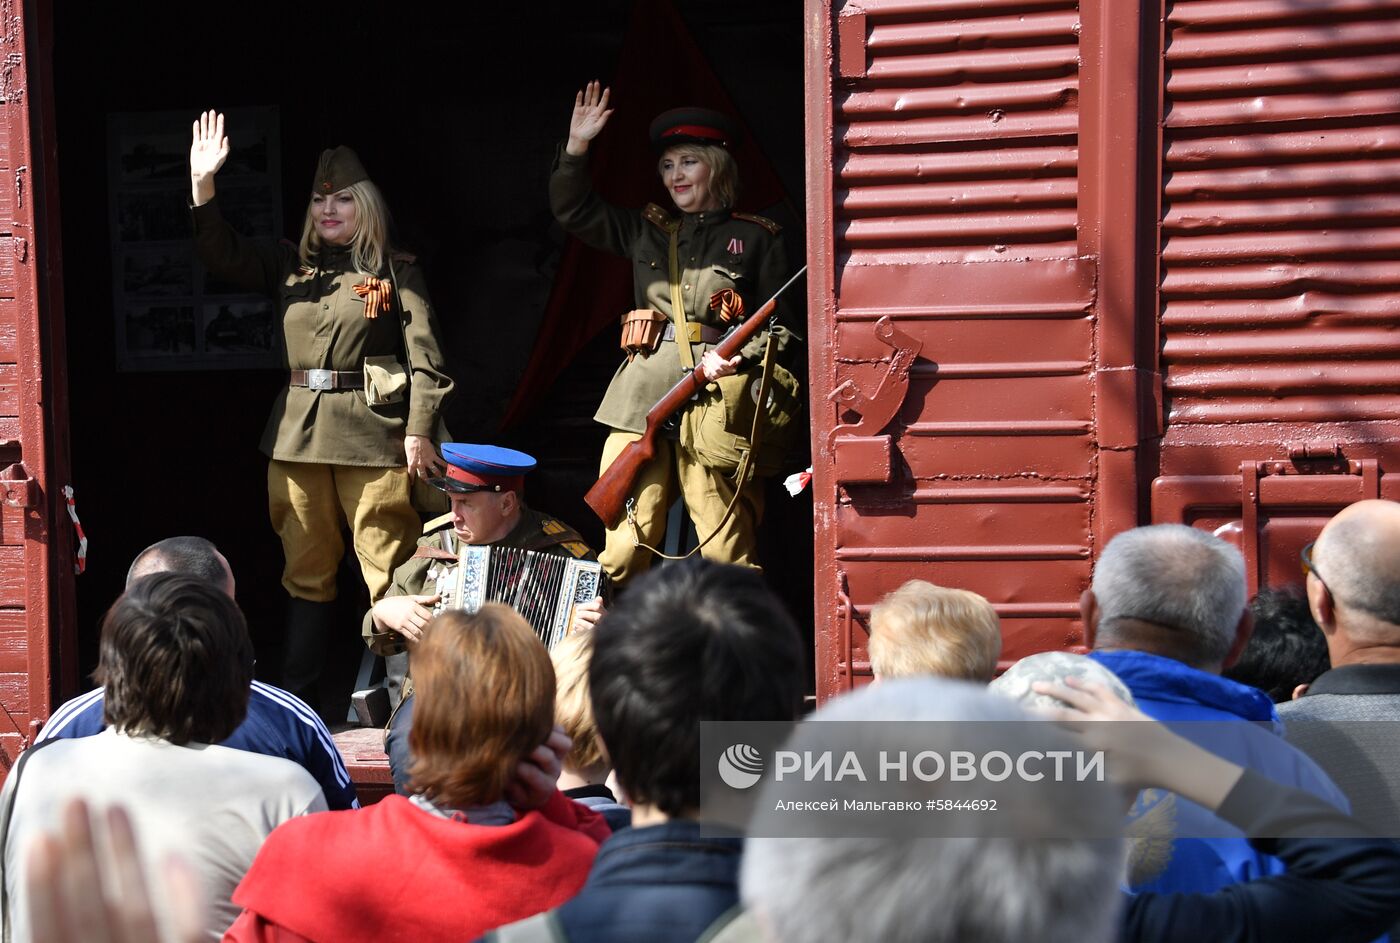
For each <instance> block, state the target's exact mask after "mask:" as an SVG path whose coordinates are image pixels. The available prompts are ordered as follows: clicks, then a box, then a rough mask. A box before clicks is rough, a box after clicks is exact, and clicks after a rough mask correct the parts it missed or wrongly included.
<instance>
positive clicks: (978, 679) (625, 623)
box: [0, 501, 1400, 943]
mask: <svg viewBox="0 0 1400 943" xmlns="http://www.w3.org/2000/svg"><path fill="white" fill-rule="evenodd" d="M1302 564H1303V566H1302V570H1303V580H1302V582H1301V584H1300V585H1299V587H1297V588H1296V589H1289V588H1285V589H1282V590H1278V591H1273V590H1270V591H1266V592H1263V593H1260V594H1259V595H1258V596H1257V597H1256V598H1255V599H1254V600H1253V602H1252V603H1250V601H1249V600H1248V598H1247V588H1246V586H1247V584H1246V577H1245V568H1244V561H1243V559H1242V557H1241V555H1240V553H1239V552H1238V551H1237V550H1236V549H1235V548H1234V547H1232V546H1231V545H1230V544H1228V543H1227V542H1226V541H1224V540H1222V539H1220V538H1219V537H1216V536H1213V535H1211V534H1209V533H1206V532H1204V531H1201V530H1198V529H1194V528H1190V527H1185V526H1179V525H1155V526H1150V527H1140V528H1136V529H1133V530H1130V531H1126V532H1124V533H1121V534H1119V535H1118V536H1116V537H1115V538H1114V539H1113V540H1112V541H1111V542H1110V543H1109V544H1108V545H1107V546H1106V547H1104V548H1103V550H1102V551H1101V553H1100V554H1099V556H1098V560H1097V561H1096V565H1095V568H1094V571H1093V574H1092V580H1091V583H1090V585H1089V587H1088V588H1087V589H1086V590H1085V591H1084V593H1083V596H1082V598H1081V613H1082V622H1083V627H1084V640H1085V643H1086V648H1087V654H1085V655H1078V654H1072V653H1069V652H1054V653H1043V654H1040V655H1034V656H1030V657H1028V658H1026V659H1023V660H1022V661H1020V662H1018V663H1015V664H1012V665H1007V664H1005V662H1003V661H1001V654H1002V632H1001V627H1000V625H999V621H998V617H997V612H996V609H995V608H994V607H993V606H992V605H991V604H990V603H989V602H988V601H987V600H986V599H984V598H982V597H981V596H979V595H977V594H975V593H972V592H969V591H967V590H963V589H957V588H951V587H939V586H935V585H933V584H930V583H927V582H924V581H920V580H914V581H911V582H908V583H906V584H904V585H903V586H900V587H898V588H897V589H896V590H894V591H893V592H891V593H890V594H889V595H888V596H887V597H886V598H885V599H884V600H883V601H882V602H881V603H880V604H879V605H878V606H876V607H874V609H873V611H872V613H871V616H870V630H871V631H870V643H869V653H870V659H871V664H872V668H873V673H874V675H875V681H874V683H873V684H870V685H868V686H866V687H862V688H857V690H855V691H854V692H852V693H850V694H847V695H844V696H840V697H836V698H833V699H831V700H830V701H828V702H827V703H825V704H824V705H822V706H821V707H820V708H819V709H818V710H816V711H815V713H813V714H811V715H810V716H809V717H808V718H807V719H806V720H802V721H800V722H799V719H800V717H801V714H802V711H803V696H804V693H805V692H806V678H807V677H808V675H809V674H810V663H809V660H808V655H807V653H806V652H805V651H804V645H803V642H802V634H801V632H800V631H799V629H798V627H797V626H796V625H795V624H794V621H793V619H792V618H791V616H790V615H789V614H788V613H787V612H786V610H785V609H784V607H783V606H782V604H781V603H780V602H779V601H778V599H777V598H776V596H774V594H773V593H772V592H771V591H770V590H769V589H768V588H767V586H766V584H765V583H764V581H763V578H762V576H761V575H760V574H759V573H757V572H756V571H754V570H748V569H743V568H739V567H731V566H721V565H717V564H713V563H708V562H704V561H687V562H684V563H678V564H669V565H666V566H662V567H659V568H657V569H655V570H654V571H652V572H649V573H647V574H645V575H643V576H641V577H639V578H638V579H637V580H636V581H635V582H633V583H632V584H631V585H629V587H628V588H627V590H626V591H625V592H624V593H622V594H621V595H620V596H619V597H618V599H617V600H616V601H615V603H614V604H613V605H612V606H611V607H610V608H609V609H608V610H607V612H606V614H604V615H603V616H602V618H601V620H600V621H597V622H596V624H594V625H591V626H583V627H580V628H577V629H576V630H575V631H574V632H573V633H571V634H570V635H569V636H568V637H567V638H566V639H564V640H563V641H562V642H561V643H559V644H558V645H556V646H555V648H554V649H553V651H547V650H546V648H545V646H544V644H543V643H542V642H541V641H540V640H539V639H538V637H537V636H536V634H535V632H534V631H533V630H532V629H531V628H530V626H529V625H528V624H527V623H526V622H525V621H524V620H523V619H521V618H520V616H519V615H518V614H517V613H516V612H515V611H514V610H512V609H510V608H508V607H505V606H501V605H497V604H488V605H486V606H484V607H483V608H482V609H480V610H479V611H477V612H475V613H470V614H468V613H464V612H447V613H444V614H442V615H440V616H438V617H436V618H435V619H434V620H433V621H432V622H431V623H429V624H428V626H427V627H426V628H425V629H424V630H423V632H422V640H421V641H420V642H419V643H418V644H417V646H416V647H415V649H414V655H413V659H414V660H413V678H414V684H415V698H416V701H417V706H416V709H415V711H414V714H413V717H412V720H411V727H410V730H409V733H408V744H409V747H410V753H411V761H410V763H409V765H408V766H407V776H408V783H407V790H406V791H407V793H408V794H407V795H394V796H390V797H388V798H385V799H383V800H381V801H379V802H377V803H374V804H371V805H368V806H366V807H364V808H360V807H359V803H358V802H357V801H356V800H355V797H354V790H353V786H352V785H351V784H350V782H349V778H348V776H346V775H345V768H344V765H343V764H342V763H341V761H340V758H339V757H338V755H336V753H335V749H334V745H333V744H332V743H331V738H330V735H329V733H328V732H327V731H326V730H325V728H324V725H322V724H321V722H320V720H319V719H317V718H316V716H315V714H314V712H312V711H311V710H310V709H309V708H307V707H306V705H305V704H303V703H301V702H300V701H298V700H297V699H296V698H294V697H292V696H291V695H289V694H287V693H286V692H284V691H280V690H279V689H277V688H274V687H271V686H269V685H264V684H262V683H261V682H257V681H253V679H252V667H253V656H252V646H251V643H250V641H249V639H248V634H247V628H246V625H245V624H244V622H243V617H242V615H241V613H240V612H239V610H238V607H237V605H236V604H235V603H234V601H233V599H232V594H233V581H232V574H231V572H230V570H229V568H228V565H227V561H225V560H224V559H223V557H222V556H221V555H219V554H218V551H217V550H216V549H215V548H213V547H212V545H209V544H208V543H207V542H205V541H201V540H198V539H197V538H177V539H174V540H171V541H162V542H161V543H160V544H156V545H154V546H153V547H151V548H148V549H147V550H146V551H143V553H142V554H141V555H140V556H138V558H137V560H136V561H135V562H134V563H133V566H132V570H131V573H130V576H129V580H128V586H127V590H126V592H125V593H124V594H123V595H122V596H121V597H120V598H119V599H118V600H117V601H116V602H115V603H114V604H113V605H112V607H111V609H110V610H109V611H108V613H107V614H106V616H105V618H104V620H103V623H102V629H101V644H100V660H99V666H98V670H97V673H96V679H97V681H98V682H99V684H100V688H99V689H98V690H97V691H96V692H93V693H89V694H87V695H84V696H82V697H80V698H78V699H75V700H74V701H72V702H69V704H66V705H64V706H63V707H62V708H60V709H59V710H58V711H56V712H55V713H54V715H53V717H52V718H51V719H50V721H49V724H48V726H47V727H46V729H45V730H44V732H43V733H42V735H41V736H40V737H39V738H38V739H37V742H36V744H35V745H34V746H33V747H31V748H30V749H29V750H28V751H26V752H25V753H24V754H23V755H22V756H21V759H20V760H19V762H17V763H16V764H15V766H14V768H13V769H11V770H10V771H9V774H8V777H7V778H6V781H5V786H4V790H3V792H0V861H2V862H3V869H4V879H3V882H2V883H0V915H2V916H3V919H4V932H5V939H6V940H10V939H13V940H16V941H27V940H37V941H42V943H68V941H77V940H85V941H86V940H96V941H105V940H112V941H116V940H122V941H125V943H155V941H157V940H166V941H179V943H192V941H194V940H200V939H213V940H218V939H224V940H228V941H235V943H240V941H263V943H273V941H281V943H297V941H302V943H306V941H314V943H330V941H356V940H365V941H371V940H392V939H403V940H415V941H435V940H443V941H446V940H453V941H458V940H471V939H479V938H480V939H485V940H490V941H501V943H529V941H561V940H566V941H594V940H597V941H622V943H630V941H661V943H667V941H676V943H681V941H696V940H706V941H718V943H735V941H751V943H759V941H762V943H797V941H809V940H855V941H864V940H870V941H877V940H878V941H911V943H912V941H944V940H946V941H954V940H977V941H990V943H996V941H1006V943H1011V941H1018V943H1019V941H1026V940H1041V941H1059V940H1063V941H1088V943H1098V941H1108V940H1134V941H1152V943H1158V941H1190V943H1199V941H1201V940H1212V941H1214V940H1229V941H1264V940H1269V941H1275V940H1355V941H1366V940H1377V939H1383V938H1384V936H1385V934H1386V933H1387V932H1388V931H1393V930H1396V929H1400V926H1397V925H1396V920H1397V918H1400V845H1398V844H1397V843H1396V841H1395V839H1396V838H1397V837H1400V747H1397V745H1396V744H1400V738H1396V737H1395V736H1393V735H1392V733H1391V732H1390V730H1389V727H1388V725H1387V724H1384V723H1378V722H1380V721H1386V720H1395V719H1400V505H1397V504H1395V503H1392V502H1387V501H1363V502H1360V503H1358V504H1356V505H1353V506H1351V507H1350V508H1347V509H1346V510H1344V511H1343V512H1342V513H1340V514H1339V515H1337V517H1335V518H1334V519H1333V520H1332V521H1331V522H1330V523H1328V525H1327V526H1326V527H1325V528H1324V529H1323V531H1322V533H1321V535H1320V536H1319V538H1318V540H1317V541H1316V542H1315V543H1314V544H1310V545H1309V546H1308V547H1306V548H1304V551H1303V559H1302ZM998 668H1000V669H1001V674H1000V677H994V676H996V675H997V674H998ZM909 721H925V722H930V724H931V726H930V727H929V730H930V731H931V732H929V733H927V735H926V736H927V741H926V743H924V744H923V745H924V746H925V747H926V748H927V749H928V750H929V751H932V752H934V753H938V754H940V755H952V753H951V752H950V751H955V750H957V749H960V748H966V747H967V746H968V745H969V741H968V739H967V738H968V737H969V736H970V734H969V731H976V730H979V729H980V730H983V731H990V730H992V729H993V728H996V729H997V730H999V731H1002V732H1001V733H999V734H998V737H999V738H1000V739H998V740H997V746H998V749H1001V750H1008V751H1011V752H1012V753H1013V755H1020V756H1025V755H1056V753H1060V752H1064V751H1069V752H1074V751H1085V750H1087V751H1090V752H1093V753H1098V754H1102V755H1103V756H1104V757H1106V758H1107V762H1106V765H1105V766H1104V769H1105V770H1106V773H1107V775H1106V776H1105V777H1104V778H1103V780H1102V781H1090V782H1088V783H1084V784H1082V786H1081V787H1078V788H1077V789H1076V791H1074V792H1072V793H1041V792H1027V793H1025V794H1017V796H1018V800H1019V802H1020V806H1019V807H1018V808H1017V809H1015V811H1014V814H1009V816H1007V817H1002V818H997V817H996V816H993V815H983V816H980V817H976V816H973V817H967V818H965V819H963V820H961V824H960V826H959V828H958V829H956V830H953V831H949V832H947V833H946V834H944V833H940V834H930V833H929V832H927V831H926V830H920V829H918V828H909V829H905V830H903V831H895V832H893V833H879V834H875V833H856V832H851V831H849V830H847V831H841V830H840V829H833V830H832V831H831V832H830V833H829V834H828V833H825V832H819V833H812V834H808V833H804V834H791V835H787V834H772V833H771V832H769V831H766V830H763V829H757V828H755V829H754V830H753V831H752V834H750V835H748V836H747V837H746V836H745V834H744V831H743V830H742V829H741V828H739V827H738V826H737V825H736V824H735V823H734V822H731V821H723V820H722V817H718V816H717V817H716V818H714V819H713V820H711V818H710V812H711V811H713V809H714V808H715V807H714V806H711V805H710V804H709V802H710V800H709V799H708V798H707V796H708V793H706V792H705V791H704V790H703V789H702V782H708V780H707V779H706V776H707V775H708V774H707V769H709V770H710V771H712V769H713V765H714V762H715V760H714V758H713V757H709V756H707V755H703V754H702V731H703V730H705V729H708V728H706V727H705V725H706V724H707V723H715V722H728V723H746V724H750V723H751V724H756V725H758V724H787V725H793V724H795V727H793V728H792V732H791V736H790V738H789V739H788V740H787V742H786V745H785V748H786V749H787V750H790V751H792V752H793V753H794V754H795V755H813V754H819V753H821V752H822V750H824V749H829V747H830V745H831V744H832V743H833V742H839V741H840V737H842V736H846V734H845V733H844V732H843V731H845V730H847V729H850V728H849V727H848V726H843V725H849V724H851V723H853V722H854V723H857V724H859V725H861V727H860V729H861V730H863V731H868V732H867V733H863V734H862V735H861V736H862V737H863V740H864V742H863V743H862V746H863V747H866V748H871V747H874V746H879V745H880V744H881V743H883V742H884V738H888V739H889V743H890V744H891V745H892V744H894V743H895V742H896V741H898V739H899V737H900V736H903V734H902V733H900V730H901V728H903V729H907V725H905V724H904V723H903V722H909ZM978 725H985V726H981V727H979V726H978ZM920 729H923V728H920ZM985 735H986V736H990V733H988V734H985ZM921 736H924V734H921ZM972 742H973V744H974V746H975V739H974V741H972ZM1046 751H1051V752H1048V753H1047V752H1046ZM728 755H729V754H727V753H726V754H725V756H726V758H727V757H728ZM1065 755H1069V753H1065ZM720 771H721V774H723V771H724V766H723V763H721V766H720ZM760 778H761V781H762V788H760V789H758V790H755V791H754V795H755V796H756V798H755V799H754V800H753V802H754V808H756V809H764V808H766V807H769V806H772V805H773V804H774V802H775V801H778V804H779V805H781V802H780V801H779V800H780V797H781V795H782V794H783V793H781V788H782V787H781V785H780V783H779V780H778V779H777V778H776V777H774V776H764V777H757V776H755V779H760ZM726 782H727V780H726ZM730 785H731V786H732V785H733V784H732V783H731V784H730ZM736 788H737V787H736ZM994 794H1001V793H994ZM958 795H959V791H958V787H957V784H956V782H955V781H954V780H953V779H952V778H951V777H947V778H934V779H933V780H930V779H927V778H921V777H907V778H903V779H901V780H900V781H899V782H898V783H897V784H895V785H893V786H892V791H891V792H888V793H885V794H883V798H885V799H896V800H900V802H903V803H906V804H908V803H922V802H928V803H930V807H932V804H933V803H935V802H951V801H953V800H954V799H956V798H958ZM1049 795H1055V796H1056V797H1057V798H1056V799H1055V800H1054V801H1051V800H1049V799H1048V798H1046V796H1049ZM1065 795H1071V796H1072V799H1071V800H1069V801H1070V804H1068V805H1067V804H1066V800H1065V799H1064V796H1065ZM1008 819H1009V821H1011V822H1013V823H1014V827H1011V828H1010V829H1009V830H1008V826H1007V824H1006V823H1007V821H1008ZM757 821H758V819H754V822H755V823H756V822H757Z"/></svg>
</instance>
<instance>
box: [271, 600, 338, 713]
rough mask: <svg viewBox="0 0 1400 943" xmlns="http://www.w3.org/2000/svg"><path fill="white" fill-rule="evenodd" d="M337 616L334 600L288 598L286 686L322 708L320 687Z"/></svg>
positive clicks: (284, 651)
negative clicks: (332, 624) (329, 641)
mask: <svg viewBox="0 0 1400 943" xmlns="http://www.w3.org/2000/svg"><path fill="white" fill-rule="evenodd" d="M334 618H335V603H334V602H312V601H311V600H309V599H297V598H296V597H295V596H293V597H292V598H291V599H289V600H288V601H287V631H286V634H285V635H284V636H283V639H282V687H284V688H286V689H287V690H288V691H291V692H292V693H293V694H295V695H296V696H297V697H299V698H301V699H302V700H303V701H305V702H306V703H307V704H310V705H311V707H312V709H314V710H320V694H319V692H318V690H317V688H318V685H319V682H320V680H321V669H322V667H323V666H324V665H325V661H326V639H327V637H328V636H329V634H330V628H331V622H332V621H333V620H334Z"/></svg>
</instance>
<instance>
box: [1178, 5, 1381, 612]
mask: <svg viewBox="0 0 1400 943" xmlns="http://www.w3.org/2000/svg"><path fill="white" fill-rule="evenodd" d="M1163 38H1164V40H1165V50H1166V55H1165V57H1164V69H1163V75H1164V79H1165V81H1164V85H1163V89H1162V99H1161V100H1162V120H1161V128H1162V148H1161V175H1160V182H1161V194H1162V202H1161V216H1160V218H1161V255H1160V266H1161V270H1160V278H1161V285H1160V294H1159V310H1160V313H1161V322H1160V323H1161V341H1162V347H1161V359H1162V369H1163V378H1164V392H1165V401H1166V402H1165V405H1166V416H1167V429H1166V436H1165V438H1164V439H1163V442H1162V450H1161V476H1162V477H1160V478H1159V479H1158V480H1157V481H1156V482H1155V483H1154V486H1153V516H1154V518H1156V519H1158V520H1185V521H1188V522H1191V523H1195V524H1197V525H1198V526H1202V527H1209V528H1212V529H1218V530H1219V531H1220V532H1221V533H1223V534H1225V535H1227V536H1231V537H1232V538H1234V539H1236V540H1237V541H1238V542H1239V543H1240V545H1241V546H1242V547H1243V548H1244V549H1245V551H1246V556H1247V557H1248V559H1249V560H1250V563H1251V564H1252V565H1251V579H1252V580H1253V581H1254V585H1256V586H1257V585H1259V584H1261V583H1279V582H1289V581H1296V580H1297V579H1298V569H1297V552H1298V549H1299V547H1300V546H1301V545H1302V544H1303V543H1305V542H1306V541H1308V540H1310V539H1311V538H1312V536H1313V535H1314V534H1315V533H1316V532H1317V530H1318V529H1319V528H1320V527H1321V525H1322V524H1323V523H1324V522H1325V521H1326V519H1327V518H1328V517H1329V516H1330V515H1331V514H1332V513H1334V512H1335V511H1336V509H1337V508H1339V507H1340V506H1343V505H1345V504H1348V503H1350V502H1352V501H1356V500H1359V499H1361V498H1363V497H1377V496H1381V495H1383V496H1385V497H1388V498H1400V482H1398V481H1396V480H1394V477H1393V476H1388V475H1386V474H1385V472H1386V471H1387V470H1388V469H1394V468H1395V467H1396V466H1397V459H1400V331H1397V315H1400V262H1397V251H1400V222H1397V221H1398V220H1400V196H1397V192H1400V191H1397V184H1398V183H1400V118H1398V117H1397V115H1400V56H1398V55H1397V54H1396V49H1397V40H1400V2H1396V0H1330V2H1320V0H1313V2H1305V3H1300V2H1297V0H1251V2H1249V3H1239V2H1225V0H1191V2H1178V3H1175V4H1173V5H1172V6H1171V7H1170V8H1169V9H1168V11H1167V15H1166V17H1165V22H1164V25H1163Z"/></svg>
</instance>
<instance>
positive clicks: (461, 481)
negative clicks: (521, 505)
mask: <svg viewBox="0 0 1400 943" xmlns="http://www.w3.org/2000/svg"><path fill="white" fill-rule="evenodd" d="M442 458H443V461H445V462H446V463H447V473H446V474H444V475H443V476H442V477H440V478H429V479H428V484H430V485H432V486H433V487H434V488H437V489H438V490H439V491H446V492H447V493H448V494H471V493H472V492H475V491H498V492H499V491H519V490H520V486H521V484H522V479H523V478H524V476H525V474H526V473H527V472H531V471H533V470H534V468H535V465H536V462H535V459H534V457H533V456H530V455H526V454H525V453H524V452H517V451H516V450H515V449H506V448H502V447H501V446H499V445H473V444H471V443H468V442H444V443H443V445H442Z"/></svg>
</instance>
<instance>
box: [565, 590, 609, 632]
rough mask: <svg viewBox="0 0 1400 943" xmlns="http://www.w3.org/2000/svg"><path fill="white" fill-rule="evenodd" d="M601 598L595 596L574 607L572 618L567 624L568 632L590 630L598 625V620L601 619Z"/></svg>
mask: <svg viewBox="0 0 1400 943" xmlns="http://www.w3.org/2000/svg"><path fill="white" fill-rule="evenodd" d="M604 611H605V610H604V608H603V597H602V596H595V597H594V598H592V599H590V600H588V602H581V603H579V604H578V605H576V606H574V618H573V621H572V622H570V623H569V631H570V632H577V631H578V630H579V629H591V628H593V627H594V626H595V625H597V624H598V620H599V619H601V618H603V612H604Z"/></svg>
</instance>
